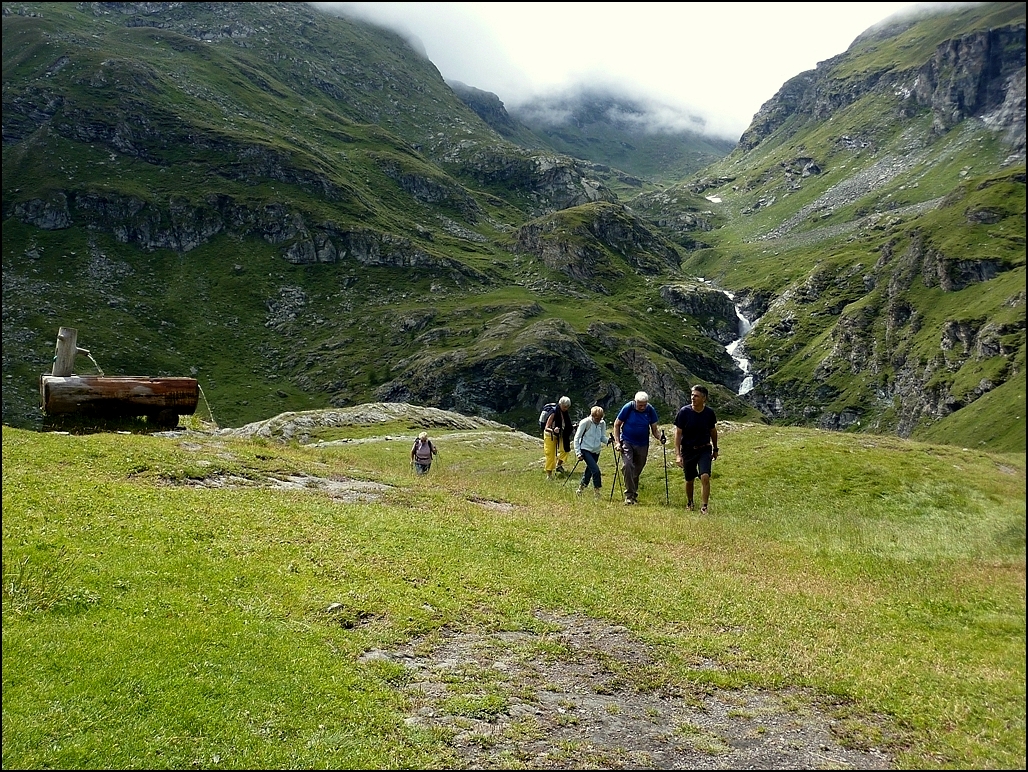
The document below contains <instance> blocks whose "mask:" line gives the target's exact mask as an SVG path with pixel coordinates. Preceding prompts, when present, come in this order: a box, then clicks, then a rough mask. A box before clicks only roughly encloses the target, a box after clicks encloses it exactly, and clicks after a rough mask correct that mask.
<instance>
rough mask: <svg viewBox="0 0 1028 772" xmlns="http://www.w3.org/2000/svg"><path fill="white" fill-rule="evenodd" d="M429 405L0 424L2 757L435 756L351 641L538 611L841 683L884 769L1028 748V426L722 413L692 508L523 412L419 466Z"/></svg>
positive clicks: (23, 762) (370, 763) (734, 683)
mask: <svg viewBox="0 0 1028 772" xmlns="http://www.w3.org/2000/svg"><path fill="white" fill-rule="evenodd" d="M421 428H422V427H420V426H418V425H417V424H416V423H415V422H404V421H397V422H394V423H392V424H384V425H381V426H380V427H377V428H376V429H375V430H374V431H369V429H368V427H366V426H364V427H353V429H352V432H350V431H349V430H347V429H346V428H342V429H340V428H336V429H334V430H333V431H332V436H331V440H332V442H331V443H324V444H320V445H319V444H317V442H316V440H318V439H319V437H317V436H313V437H311V438H310V442H309V443H308V444H306V445H300V444H297V443H296V442H295V441H292V442H277V441H272V440H265V439H239V438H231V437H229V436H224V435H219V434H217V433H210V432H202V431H189V432H186V433H178V434H177V435H146V434H136V433H116V432H105V433H94V434H71V433H54V432H50V433H43V432H31V431H26V430H22V429H15V428H11V427H7V426H5V427H4V428H3V767H4V769H16V768H32V769H41V768H65V769H102V768H187V767H192V768H240V769H259V768H333V769H347V768H350V769H370V768H446V767H452V766H454V765H455V764H456V763H457V757H456V756H455V755H454V750H453V748H452V747H451V745H450V743H449V740H450V739H451V738H450V737H448V736H447V734H446V733H445V732H432V731H425V730H424V729H418V728H416V727H414V726H412V725H410V724H409V723H406V722H405V720H404V719H405V718H406V716H407V715H408V712H409V710H410V706H409V705H408V704H407V702H406V698H405V697H404V695H403V694H402V692H401V691H400V690H399V689H397V688H396V687H397V683H398V682H399V681H401V680H402V679H403V677H404V676H403V673H402V668H398V667H395V666H386V665H384V664H382V663H380V662H378V663H376V662H368V661H364V660H362V655H364V654H365V653H366V652H369V651H372V650H390V649H396V648H397V647H400V646H404V645H407V644H409V643H410V642H411V641H412V640H415V639H420V638H422V637H424V636H428V637H429V638H431V636H432V635H433V634H436V633H440V632H441V631H443V630H469V631H470V630H538V629H539V626H540V623H539V621H538V620H537V618H536V617H535V616H533V612H536V611H538V610H546V611H555V612H564V613H577V614H583V615H588V616H590V617H594V618H597V619H602V620H609V621H610V622H612V623H616V624H621V625H625V626H627V628H629V630H630V631H631V632H632V634H634V635H635V636H637V637H638V638H640V639H641V640H643V641H645V642H646V643H648V644H650V645H652V646H653V647H654V650H655V651H656V652H657V656H658V659H659V671H660V674H661V676H660V677H661V678H662V679H664V680H665V681H666V682H667V683H671V684H679V685H682V686H683V687H689V688H720V689H736V688H741V687H752V688H758V689H779V688H784V687H793V686H795V687H803V688H806V689H810V690H813V691H814V692H816V693H818V694H822V695H825V696H826V697H830V698H831V699H832V700H833V701H835V702H837V703H839V704H845V705H846V706H847V715H848V718H847V721H848V722H849V724H850V726H851V727H852V726H856V727H858V729H854V730H853V731H854V732H855V733H857V734H860V733H863V734H865V735H872V737H871V739H872V740H873V741H874V742H875V743H876V744H878V745H879V746H880V747H883V748H885V749H886V750H887V751H888V752H889V753H890V754H891V755H892V757H893V758H894V759H895V763H896V765H897V766H898V767H901V768H921V769H928V768H953V769H984V768H1018V767H1019V768H1024V766H1025V455H1024V453H1019V454H1017V453H1015V454H995V453H989V452H982V451H980V450H975V449H963V448H960V447H955V446H947V445H933V444H925V443H917V442H912V441H905V440H901V439H897V438H895V437H879V436H869V435H853V434H841V433H829V432H821V431H817V430H808V429H801V428H773V427H769V426H764V425H757V424H741V423H739V424H734V423H733V424H725V425H724V426H722V428H721V440H720V443H719V444H720V450H721V458H720V459H719V460H718V461H716V462H715V465H714V476H713V482H712V489H713V490H712V497H711V507H710V510H711V511H710V513H709V514H707V515H700V514H699V513H698V512H687V511H685V509H684V503H685V494H684V484H683V482H682V478H681V474H680V472H679V471H678V470H676V469H675V468H674V465H673V453H672V451H671V449H670V443H669V446H668V451H667V470H668V471H667V477H666V478H665V472H664V469H665V467H664V460H665V459H664V454H663V450H662V449H661V447H660V446H659V445H658V446H655V447H652V448H651V452H650V458H649V463H648V465H647V467H646V469H645V471H644V473H643V476H642V485H641V491H640V506H638V507H633V508H626V507H624V506H622V505H620V504H619V499H620V497H619V495H618V491H617V490H616V489H615V490H613V502H612V503H611V502H610V494H611V492H612V488H613V487H614V482H615V480H614V477H613V469H614V458H613V455H612V453H611V450H610V449H609V448H607V449H605V450H604V452H603V454H602V456H601V467H602V469H603V471H604V476H605V477H604V488H603V493H604V495H603V498H602V500H601V501H599V502H597V501H595V500H592V499H588V500H582V499H579V498H577V497H576V496H575V494H574V489H575V485H576V482H577V481H576V480H575V479H572V480H570V481H568V482H567V484H564V483H563V482H561V481H558V482H554V483H547V482H546V481H545V480H544V474H543V471H542V445H541V441H540V440H539V439H538V438H535V437H530V436H528V435H524V434H521V433H518V432H501V431H494V430H487V429H482V430H476V431H461V432H453V431H446V430H443V429H432V430H431V436H432V438H433V440H434V441H435V442H436V444H437V445H438V447H439V451H440V454H439V458H438V460H437V461H436V463H435V464H434V465H433V468H432V470H431V472H430V474H429V475H428V476H426V477H415V476H413V475H412V473H411V470H410V466H409V450H410V445H411V442H412V440H413V437H414V436H415V435H416V434H417V432H418V431H419V430H420V429H421ZM664 428H665V430H667V431H668V434H669V436H670V435H671V432H670V424H667V425H666V426H665V427H664ZM572 461H573V458H572ZM579 471H581V466H580V467H579ZM274 480H277V481H280V484H277V485H276V484H274V483H273V482H272V481H274ZM290 481H291V482H292V483H293V487H285V483H288V482H290ZM325 481H327V483H326V482H325ZM322 483H324V484H322ZM328 483H333V484H336V485H337V486H339V487H338V488H335V489H333V488H332V487H331V485H328ZM373 484H377V486H375V485H373ZM347 485H351V486H354V485H358V486H365V487H363V488H361V490H362V491H364V493H365V498H364V500H353V496H352V495H350V494H341V493H339V491H340V490H343V489H345V487H346V486H347ZM378 486H380V487H378ZM333 490H334V491H335V493H333ZM710 662H714V663H717V665H718V666H717V667H709V666H703V667H701V666H700V665H701V663H710ZM486 686H487V685H485V684H483V688H485V687H486ZM494 696H495V698H496V699H497V700H498V701H499V702H498V704H499V708H498V709H500V710H502V705H503V696H502V694H501V695H498V696H496V695H494Z"/></svg>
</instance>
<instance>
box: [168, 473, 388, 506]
mask: <svg viewBox="0 0 1028 772" xmlns="http://www.w3.org/2000/svg"><path fill="white" fill-rule="evenodd" d="M166 482H168V484H174V485H186V486H189V487H193V488H253V487H262V488H278V489H281V490H296V491H319V492H321V493H326V494H328V496H329V497H330V498H332V499H333V500H335V501H342V502H346V503H350V504H352V503H355V502H358V501H361V502H365V503H368V502H372V501H379V500H380V499H381V498H382V495H383V494H384V493H385V492H386V491H389V490H390V489H391V486H389V485H384V484H382V483H376V482H368V481H367V480H352V479H350V478H347V477H343V478H334V479H328V478H325V477H315V476H312V475H306V474H291V475H283V476H279V477H274V476H265V477H262V478H260V479H258V480H254V479H251V478H247V477H239V476H237V475H227V474H216V475H211V476H209V477H197V478H193V477H190V478H186V479H183V480H170V481H166Z"/></svg>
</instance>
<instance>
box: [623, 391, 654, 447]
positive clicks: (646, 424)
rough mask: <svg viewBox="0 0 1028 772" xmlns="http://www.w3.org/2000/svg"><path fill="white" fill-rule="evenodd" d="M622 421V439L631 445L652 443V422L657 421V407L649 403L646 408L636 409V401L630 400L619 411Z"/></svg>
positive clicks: (647, 445)
mask: <svg viewBox="0 0 1028 772" xmlns="http://www.w3.org/2000/svg"><path fill="white" fill-rule="evenodd" d="M617 420H619V421H621V423H622V426H621V441H622V442H627V443H628V444H629V445H645V446H646V447H649V445H650V424H655V423H657V420H658V419H657V408H655V407H654V406H653V405H651V404H649V403H647V404H646V409H645V410H643V411H639V410H636V409H635V402H634V401H632V402H629V403H628V404H627V405H625V406H624V407H623V408H621V412H619V413H618V417H617Z"/></svg>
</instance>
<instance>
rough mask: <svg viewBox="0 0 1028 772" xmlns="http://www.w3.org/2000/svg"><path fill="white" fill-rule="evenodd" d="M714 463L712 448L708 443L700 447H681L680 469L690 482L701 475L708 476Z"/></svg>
mask: <svg viewBox="0 0 1028 772" xmlns="http://www.w3.org/2000/svg"><path fill="white" fill-rule="evenodd" d="M713 464H714V449H713V448H712V447H711V446H710V445H704V446H703V447H702V448H685V447H683V448H682V471H683V472H684V473H685V480H686V482H692V481H693V480H695V479H696V478H697V477H702V476H703V475H707V476H708V477H709V476H710V469H711V467H712V466H713Z"/></svg>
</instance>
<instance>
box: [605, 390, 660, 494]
mask: <svg viewBox="0 0 1028 772" xmlns="http://www.w3.org/2000/svg"><path fill="white" fill-rule="evenodd" d="M657 420H658V419H657V410H656V408H654V407H653V405H651V404H650V396H649V395H648V394H647V393H646V392H645V391H639V392H636V394H635V399H633V400H632V401H631V402H628V403H626V404H625V406H624V407H623V408H621V410H619V411H618V415H617V418H615V419H614V451H615V452H616V453H620V454H621V460H622V462H623V464H622V466H623V469H624V474H625V504H627V505H632V504H635V503H637V502H638V497H639V475H641V474H642V470H643V467H645V466H646V456H647V455H648V454H649V451H650V436H651V435H652V436H653V439H655V440H658V441H659V442H660V443H661V444H663V443H665V442H667V437H666V436H665V435H664V433H663V432H659V431H657ZM665 474H667V472H665ZM611 493H612V494H613V491H612V492H611Z"/></svg>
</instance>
